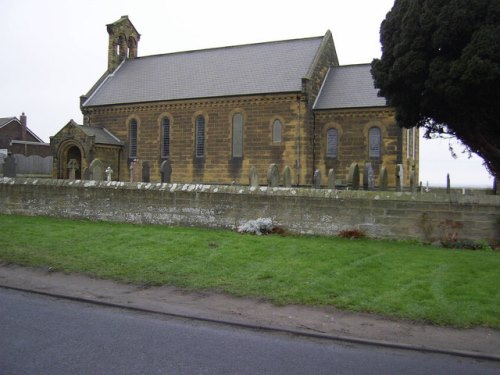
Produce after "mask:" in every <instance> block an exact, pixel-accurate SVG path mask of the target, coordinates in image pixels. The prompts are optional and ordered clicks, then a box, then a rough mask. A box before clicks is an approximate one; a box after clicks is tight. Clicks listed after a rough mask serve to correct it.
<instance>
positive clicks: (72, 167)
mask: <svg viewBox="0 0 500 375" xmlns="http://www.w3.org/2000/svg"><path fill="white" fill-rule="evenodd" d="M68 169H69V174H68V178H69V179H70V180H74V179H75V178H76V171H77V170H79V169H80V165H79V164H78V161H77V160H76V159H70V160H69V162H68Z"/></svg>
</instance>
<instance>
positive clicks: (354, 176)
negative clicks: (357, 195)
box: [347, 163, 359, 190]
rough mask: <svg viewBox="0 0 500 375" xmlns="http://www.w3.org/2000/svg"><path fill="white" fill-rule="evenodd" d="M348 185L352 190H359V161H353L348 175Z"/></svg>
mask: <svg viewBox="0 0 500 375" xmlns="http://www.w3.org/2000/svg"><path fill="white" fill-rule="evenodd" d="M347 187H348V188H351V189H352V190H359V166H358V163H352V164H351V166H350V167H349V174H348V175H347Z"/></svg>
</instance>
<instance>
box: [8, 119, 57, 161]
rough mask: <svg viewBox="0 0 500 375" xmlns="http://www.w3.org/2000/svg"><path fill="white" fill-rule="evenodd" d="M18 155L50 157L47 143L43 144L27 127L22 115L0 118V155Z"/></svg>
mask: <svg viewBox="0 0 500 375" xmlns="http://www.w3.org/2000/svg"><path fill="white" fill-rule="evenodd" d="M8 153H11V154H19V155H24V156H31V155H39V156H41V157H46V156H51V155H52V153H51V151H50V147H49V144H48V143H44V142H43V141H42V139H41V138H40V137H38V136H37V135H36V134H35V133H33V131H31V130H30V129H29V128H28V126H27V117H26V115H25V114H24V113H23V114H22V115H21V116H19V119H18V118H16V117H5V118H0V154H2V155H7V154H8Z"/></svg>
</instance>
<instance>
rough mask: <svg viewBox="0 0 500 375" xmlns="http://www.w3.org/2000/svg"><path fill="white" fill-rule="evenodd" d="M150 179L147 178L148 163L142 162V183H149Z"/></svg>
mask: <svg viewBox="0 0 500 375" xmlns="http://www.w3.org/2000/svg"><path fill="white" fill-rule="evenodd" d="M149 181H150V177H149V162H148V161H143V162H142V182H149Z"/></svg>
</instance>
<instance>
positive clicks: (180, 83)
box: [83, 32, 329, 107]
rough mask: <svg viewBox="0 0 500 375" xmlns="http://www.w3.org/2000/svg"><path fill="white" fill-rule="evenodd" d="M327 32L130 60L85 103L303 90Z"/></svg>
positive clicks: (88, 104) (112, 74) (105, 80)
mask: <svg viewBox="0 0 500 375" xmlns="http://www.w3.org/2000/svg"><path fill="white" fill-rule="evenodd" d="M328 35H329V32H327V34H326V35H325V36H324V37H315V38H306V39H294V40H286V41H278V42H268V43H259V44H247V45H241V46H233V47H224V48H214V49H205V50H198V51H189V52H180V53H171V54H164V55H155V56H146V57H138V58H135V59H128V60H125V61H124V62H123V63H122V64H121V65H120V66H119V67H118V68H117V69H116V70H115V71H114V72H113V73H111V74H109V75H107V76H106V78H105V79H104V80H103V81H102V82H101V83H100V84H98V85H97V88H95V89H93V90H91V92H90V93H89V94H88V95H87V97H88V99H87V100H86V101H85V102H84V103H83V107H89V106H101V105H110V104H125V103H140V102H151V101H160V100H162V101H163V100H176V99H190V98H208V97H221V96H236V95H251V94H264V93H281V92H297V91H301V88H302V86H301V83H302V78H303V77H305V76H306V75H307V73H308V70H309V68H310V66H311V65H312V63H313V61H314V58H315V56H316V54H317V52H318V50H319V48H320V46H321V43H322V41H323V40H324V38H326V37H327V36H328Z"/></svg>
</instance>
